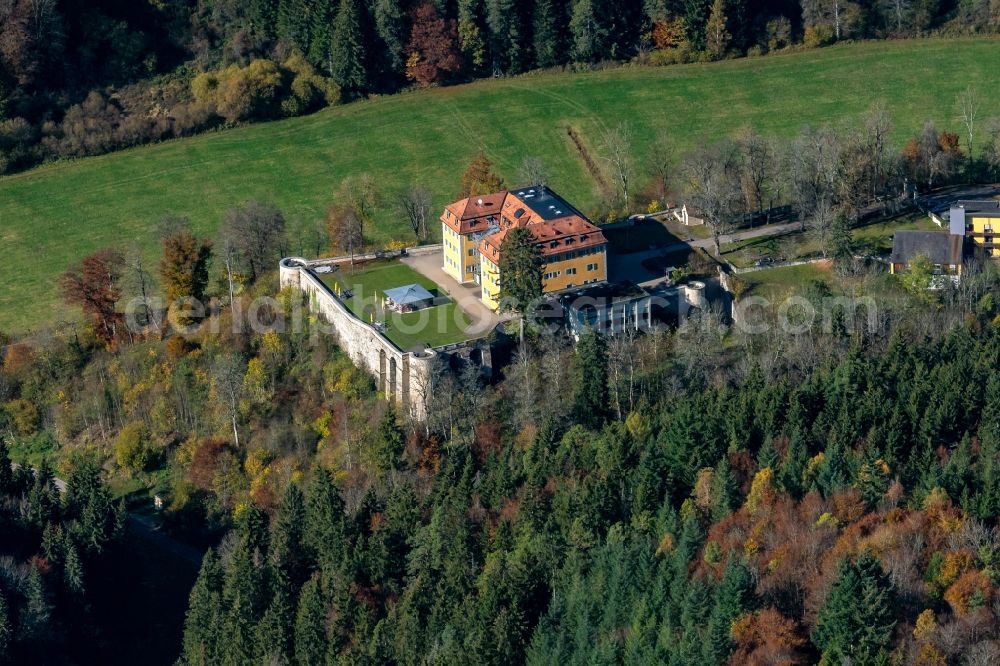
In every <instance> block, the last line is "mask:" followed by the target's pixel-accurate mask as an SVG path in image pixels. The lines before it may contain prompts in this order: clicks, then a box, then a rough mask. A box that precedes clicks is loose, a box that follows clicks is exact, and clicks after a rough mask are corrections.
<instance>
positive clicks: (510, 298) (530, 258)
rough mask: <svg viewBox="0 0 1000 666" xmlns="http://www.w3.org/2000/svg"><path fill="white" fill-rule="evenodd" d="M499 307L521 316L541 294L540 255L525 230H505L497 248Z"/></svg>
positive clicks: (533, 241) (530, 235)
mask: <svg viewBox="0 0 1000 666" xmlns="http://www.w3.org/2000/svg"><path fill="white" fill-rule="evenodd" d="M500 274H501V275H502V276H503V279H502V280H501V281H500V307H501V309H504V310H508V311H513V312H519V313H521V315H522V316H523V315H524V314H525V313H526V312H527V310H528V308H529V307H530V306H531V305H532V304H533V303H535V302H536V301H537V300H538V298H539V297H541V295H542V252H541V249H539V247H538V244H537V243H536V242H535V235H534V234H533V233H532V232H531V230H530V229H528V228H526V227H515V228H513V229H510V230H508V231H507V235H506V236H505V237H504V239H503V243H502V245H501V247H500Z"/></svg>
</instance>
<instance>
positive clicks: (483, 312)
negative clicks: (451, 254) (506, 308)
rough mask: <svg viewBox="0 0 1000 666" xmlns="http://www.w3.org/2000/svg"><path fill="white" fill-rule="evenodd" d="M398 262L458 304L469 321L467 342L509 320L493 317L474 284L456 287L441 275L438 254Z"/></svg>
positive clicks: (453, 280)
mask: <svg viewBox="0 0 1000 666" xmlns="http://www.w3.org/2000/svg"><path fill="white" fill-rule="evenodd" d="M400 261H402V262H403V263H404V264H406V265H407V266H409V267H410V268H412V269H413V270H415V271H416V272H418V273H420V274H421V275H423V276H424V277H426V278H427V279H429V280H432V281H433V282H434V283H435V284H437V286H438V287H440V288H441V289H442V291H444V292H445V293H446V294H448V296H450V297H451V298H452V300H454V301H455V302H456V303H458V305H459V307H461V308H462V309H463V310H465V314H467V315H468V316H469V319H471V320H472V323H470V324H469V325H468V326H467V327H466V328H465V333H466V335H468V336H469V337H470V338H476V337H479V336H481V335H485V334H486V333H489V332H490V331H492V330H493V328H494V327H496V325H497V324H499V323H500V322H501V321H504V320H506V319H509V318H510V317H509V316H503V317H501V316H499V315H497V314H496V313H495V312H493V311H492V310H490V309H489V308H488V307H486V306H485V305H484V304H483V301H482V300H481V299H480V290H479V285H478V284H475V283H472V284H459V283H458V282H456V281H455V279H454V278H453V277H451V276H450V275H448V274H447V273H445V272H444V269H443V268H441V253H440V252H429V253H426V254H409V255H407V256H406V257H403V258H402V259H400Z"/></svg>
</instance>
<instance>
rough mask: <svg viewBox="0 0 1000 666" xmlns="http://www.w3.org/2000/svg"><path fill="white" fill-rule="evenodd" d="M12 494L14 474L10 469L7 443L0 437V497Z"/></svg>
mask: <svg viewBox="0 0 1000 666" xmlns="http://www.w3.org/2000/svg"><path fill="white" fill-rule="evenodd" d="M13 492H14V472H13V470H11V467H10V451H9V450H8V448H7V442H6V440H5V439H4V438H3V437H0V497H5V496H7V495H10V494H11V493H13Z"/></svg>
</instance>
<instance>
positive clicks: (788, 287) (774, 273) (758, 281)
mask: <svg viewBox="0 0 1000 666" xmlns="http://www.w3.org/2000/svg"><path fill="white" fill-rule="evenodd" d="M739 277H740V278H742V279H744V280H746V281H747V282H748V283H749V284H750V289H749V291H748V292H747V293H749V294H752V295H754V296H763V297H764V298H766V299H768V300H769V301H771V302H772V303H777V302H778V301H780V300H781V299H783V298H787V297H788V296H791V295H792V294H794V293H799V292H800V291H801V290H802V289H803V288H804V287H806V286H807V285H808V284H809V283H810V282H812V281H813V280H820V281H823V282H826V283H827V284H828V285H830V282H831V280H830V278H831V272H830V269H829V267H827V266H825V265H823V264H805V265H803V266H787V267H783V268H768V269H766V270H762V271H754V272H753V273H744V274H743V275H740V276H739Z"/></svg>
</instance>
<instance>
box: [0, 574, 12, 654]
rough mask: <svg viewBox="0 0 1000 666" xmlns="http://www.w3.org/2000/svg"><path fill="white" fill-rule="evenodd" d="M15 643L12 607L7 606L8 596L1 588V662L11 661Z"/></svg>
mask: <svg viewBox="0 0 1000 666" xmlns="http://www.w3.org/2000/svg"><path fill="white" fill-rule="evenodd" d="M13 643H14V628H13V626H12V624H11V621H10V609H9V608H8V607H7V598H6V597H5V596H4V593H3V591H2V590H0V664H7V663H9V662H10V658H11V647H12V645H13Z"/></svg>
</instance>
